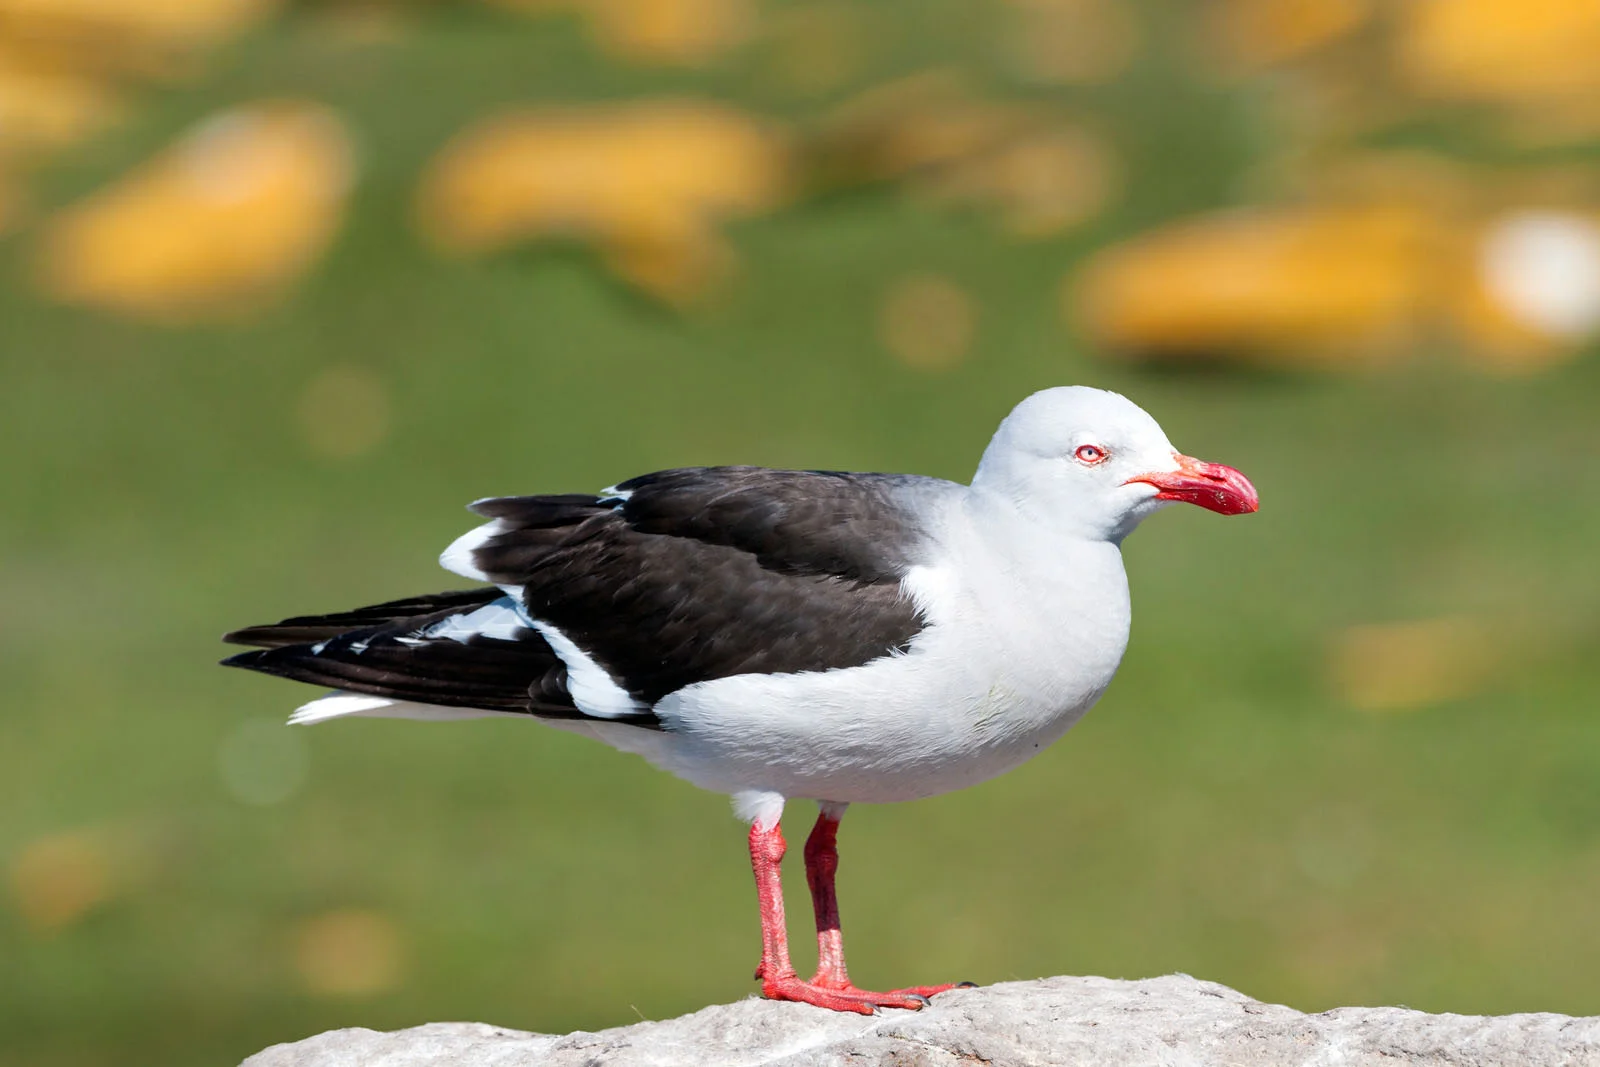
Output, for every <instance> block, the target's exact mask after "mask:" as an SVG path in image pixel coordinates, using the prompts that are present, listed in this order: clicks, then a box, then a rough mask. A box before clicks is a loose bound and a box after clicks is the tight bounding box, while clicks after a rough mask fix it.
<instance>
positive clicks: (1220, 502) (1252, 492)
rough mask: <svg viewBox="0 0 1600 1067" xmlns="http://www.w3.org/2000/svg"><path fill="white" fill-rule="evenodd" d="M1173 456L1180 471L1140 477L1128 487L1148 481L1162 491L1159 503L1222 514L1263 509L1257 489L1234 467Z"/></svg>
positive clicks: (1157, 496)
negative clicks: (1175, 502)
mask: <svg viewBox="0 0 1600 1067" xmlns="http://www.w3.org/2000/svg"><path fill="white" fill-rule="evenodd" d="M1173 455H1174V457H1175V458H1176V459H1177V461H1178V469H1177V470H1175V471H1161V472H1159V473H1156V474H1136V475H1134V476H1133V477H1132V478H1129V479H1128V481H1127V482H1125V483H1124V484H1132V483H1134V482H1145V483H1146V484H1149V485H1153V486H1155V487H1156V488H1157V489H1159V490H1161V492H1159V493H1157V494H1156V499H1157V500H1182V501H1185V502H1187V503H1190V504H1199V505H1200V506H1201V507H1203V508H1205V509H1206V510H1207V511H1215V512H1216V513H1217V514H1219V515H1247V514H1249V513H1250V512H1252V511H1254V510H1256V508H1258V507H1260V506H1261V498H1260V497H1258V496H1257V495H1256V487H1255V486H1253V485H1251V484H1250V479H1249V478H1246V477H1245V476H1244V475H1242V474H1240V473H1239V472H1238V471H1236V470H1234V469H1233V468H1232V467H1224V466H1223V465H1222V464H1220V463H1207V462H1205V461H1204V460H1199V459H1195V458H1194V457H1193V456H1184V455H1179V454H1178V453H1173Z"/></svg>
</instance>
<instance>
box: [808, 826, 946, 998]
mask: <svg viewBox="0 0 1600 1067" xmlns="http://www.w3.org/2000/svg"><path fill="white" fill-rule="evenodd" d="M838 839H839V819H838V817H837V815H830V814H829V811H828V809H827V808H826V807H824V808H823V809H822V811H821V813H820V814H818V815H817V825H816V826H814V827H812V828H811V836H810V837H808V838H806V884H807V885H809V886H810V887H811V906H812V910H813V911H815V913H816V916H817V974H816V977H814V978H812V979H811V984H812V985H814V986H819V987H821V988H823V989H835V990H838V991H839V992H842V993H857V994H860V993H864V992H865V991H864V990H859V989H857V988H856V987H855V986H854V985H852V984H851V982H850V973H849V971H847V970H846V969H845V964H844V933H843V931H841V929H840V927H839V895H838V893H837V892H836V891H835V889H834V876H835V875H836V874H837V873H838V871H839V845H838ZM970 984H971V983H970V982H960V983H956V982H952V983H948V984H946V985H922V986H911V987H909V988H906V989H896V990H894V991H893V992H892V993H891V994H890V995H891V996H896V995H898V996H907V997H931V996H933V995H934V994H935V993H943V992H944V991H945V990H947V989H954V988H956V986H957V985H970ZM866 995H867V996H881V995H882V994H877V993H867V994H866Z"/></svg>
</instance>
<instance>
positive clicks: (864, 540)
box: [226, 467, 923, 726]
mask: <svg viewBox="0 0 1600 1067" xmlns="http://www.w3.org/2000/svg"><path fill="white" fill-rule="evenodd" d="M898 481H899V479H897V478H896V477H895V476H891V475H871V474H842V473H835V472H812V471H781V470H765V469H762V468H757V467H706V468H687V469H680V470H668V471H660V472H657V473H655V474H647V475H644V476H642V477H639V478H635V479H633V480H632V481H628V482H624V483H622V484H621V485H619V486H618V487H617V495H616V496H608V497H604V498H602V497H598V496H592V495H577V494H568V495H560V496H528V497H502V498H497V499H491V500H484V501H480V502H478V503H477V504H475V505H473V510H475V511H477V512H478V513H479V514H481V515H483V516H485V517H486V518H491V519H498V520H500V527H501V528H500V530H499V531H498V532H497V533H496V534H495V535H494V536H492V537H490V538H488V539H487V540H486V541H485V542H484V543H483V544H482V545H481V546H480V547H479V548H478V549H477V551H476V552H475V553H474V557H473V558H474V563H475V565H476V566H477V567H478V568H479V569H480V570H481V571H482V572H483V573H484V574H485V575H487V576H488V578H489V579H490V580H491V581H493V582H494V583H496V585H498V586H502V587H505V588H506V589H507V590H510V591H512V592H517V590H518V589H520V597H521V600H522V605H523V607H524V610H525V611H526V613H527V615H528V616H529V617H530V618H532V619H536V620H538V621H540V622H542V623H547V624H549V625H552V626H554V627H556V628H557V629H559V630H560V631H562V633H564V634H565V635H566V636H567V637H568V638H569V639H570V640H571V641H572V642H573V643H574V644H576V645H577V646H578V647H579V648H580V649H582V650H584V651H585V652H586V653H587V654H588V655H590V656H591V657H592V658H593V659H594V660H595V661H596V662H598V663H599V664H600V665H601V666H602V667H603V668H604V669H605V670H606V671H607V672H608V673H609V674H611V676H612V677H613V678H614V679H616V681H617V683H618V684H619V685H621V686H622V687H623V688H624V689H626V690H627V691H628V692H629V693H630V694H631V695H632V696H634V697H635V698H636V699H637V700H639V701H640V702H641V703H642V704H644V705H645V706H646V707H649V706H651V705H653V704H654V703H655V702H656V701H658V700H660V699H661V698H662V697H664V696H666V695H667V694H668V693H671V692H673V691H674V690H677V689H680V688H682V687H684V686H687V685H692V684H694V683H696V682H703V681H710V680H712V679H716V678H725V677H729V676H731V675H735V674H745V673H751V672H761V673H790V672H795V671H821V670H829V669H836V668H844V667H855V666H860V665H861V664H864V663H867V662H869V661H871V660H873V659H877V658H878V657H880V656H885V655H890V654H892V653H895V652H900V651H905V650H906V649H907V648H908V647H909V645H910V643H911V640H912V638H914V637H915V636H916V635H917V633H918V632H920V630H921V629H922V626H923V621H922V619H921V617H920V616H919V614H918V612H917V610H916V608H915V606H914V605H913V604H911V603H910V602H909V601H908V600H907V599H906V598H905V597H904V596H902V594H901V591H900V584H899V580H900V578H901V577H902V576H903V575H904V574H905V572H906V571H907V569H909V567H910V566H911V565H912V564H913V563H914V561H915V557H916V555H917V552H918V550H919V548H920V546H921V542H922V538H923V535H922V532H921V530H920V529H919V527H918V525H917V523H916V522H915V520H914V518H913V517H912V516H911V515H909V514H908V513H907V512H906V511H905V509H904V508H903V507H902V506H901V505H900V504H899V503H898V502H897V499H896V496H895V492H894V490H895V486H896V484H897V483H898ZM624 497H626V499H623V498H624ZM513 587H517V588H515V589H514V588H513ZM505 595H506V594H505V593H504V592H502V591H501V589H498V588H486V589H479V590H467V591H463V592H455V593H440V594H435V595H433V596H424V597H414V598H410V599H407V600H397V601H391V602H389V603H387V604H378V605H374V606H372V607H367V608H360V609H357V610H355V611H350V612H343V613H340V614H334V615H322V616H307V617H300V618H293V619H287V620H285V621H284V622H281V623H278V624H276V625H272V626H255V627H249V628H246V629H243V630H238V631H235V632H234V633H232V634H229V635H228V637H227V640H230V641H235V642H237V643H241V644H255V645H262V646H265V650H264V651H257V652H247V653H244V654H243V655H240V656H235V657H233V658H232V659H230V660H227V661H226V662H227V664H228V665H230V666H237V667H247V668H249V669H251V670H257V671H263V672H265V673H268V674H276V675H280V676H283V677H287V678H294V679H297V680H300V681H306V682H314V683H316V684H319V685H326V686H329V687H331V688H335V689H344V690H349V691H352V692H359V693H372V694H376V695H381V696H389V697H393V698H395V699H399V700H408V701H416V702H420V703H429V704H442V705H446V706H452V707H476V708H486V709H489V710H502V711H522V712H527V713H529V714H533V715H540V716H546V717H565V718H583V717H586V716H584V713H583V712H582V711H581V710H580V709H578V708H577V707H576V706H575V705H574V704H573V702H572V699H571V696H570V694H569V692H568V690H567V675H566V668H565V667H564V665H563V664H562V663H561V660H560V659H559V657H557V656H556V654H555V653H554V651H553V650H552V649H551V648H550V646H549V645H548V644H547V643H546V642H545V640H544V638H543V637H541V636H540V635H539V634H538V632H537V631H535V630H532V629H525V630H522V631H518V634H517V638H518V639H516V640H503V639H497V638H489V637H484V636H481V635H480V636H477V637H474V638H472V639H470V640H468V641H466V642H461V641H457V640H454V639H450V638H431V639H425V640H421V641H419V640H418V636H417V635H418V634H420V633H421V632H422V631H424V630H426V629H427V628H428V627H429V626H431V625H433V624H435V623H438V622H441V621H443V620H445V619H448V618H449V617H450V616H452V615H454V614H463V613H470V612H471V611H473V610H475V609H477V608H480V607H483V606H485V605H488V604H491V603H493V602H494V601H496V600H497V599H499V598H501V597H503V596H505ZM401 638H408V639H409V640H401ZM319 644H320V647H319ZM607 721H627V722H632V723H634V724H636V725H645V726H659V720H658V719H657V718H656V717H655V716H654V715H653V714H652V713H650V712H647V711H646V712H641V713H640V714H639V715H638V716H633V717H629V718H627V719H623V720H616V719H609V720H607Z"/></svg>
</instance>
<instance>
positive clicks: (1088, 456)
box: [1072, 445, 1106, 467]
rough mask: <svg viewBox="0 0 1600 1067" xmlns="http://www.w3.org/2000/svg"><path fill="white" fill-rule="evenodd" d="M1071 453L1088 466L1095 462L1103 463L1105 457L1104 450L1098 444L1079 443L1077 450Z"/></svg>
mask: <svg viewBox="0 0 1600 1067" xmlns="http://www.w3.org/2000/svg"><path fill="white" fill-rule="evenodd" d="M1072 454H1073V456H1074V457H1075V458H1076V459H1077V461H1078V462H1079V463H1082V464H1084V465H1086V466H1090V467H1092V466H1094V465H1095V464H1096V463H1104V462H1105V459H1106V450H1105V449H1103V448H1101V447H1100V446H1099V445H1079V446H1078V450H1077V451H1076V452H1074V453H1072Z"/></svg>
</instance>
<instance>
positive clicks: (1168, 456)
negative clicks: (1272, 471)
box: [972, 386, 1257, 541]
mask: <svg viewBox="0 0 1600 1067" xmlns="http://www.w3.org/2000/svg"><path fill="white" fill-rule="evenodd" d="M972 488H973V489H974V490H975V491H978V492H981V493H984V494H991V495H995V496H999V497H1002V498H1003V499H1005V500H1007V501H1009V502H1010V503H1011V505H1012V506H1013V507H1015V508H1016V509H1017V510H1018V511H1020V512H1022V513H1024V514H1026V515H1028V516H1029V517H1031V518H1033V519H1035V520H1037V521H1040V522H1043V523H1045V524H1047V525H1049V526H1051V527H1053V528H1055V529H1057V530H1059V531H1060V532H1061V533H1062V534H1063V535H1066V536H1076V537H1081V538H1085V539H1089V540H1102V541H1121V540H1122V539H1123V538H1124V537H1126V536H1127V535H1128V534H1129V533H1131V532H1132V531H1133V528H1134V527H1135V526H1137V525H1138V524H1139V521H1140V520H1141V519H1143V518H1144V517H1145V516H1147V515H1150V514H1153V513H1154V512H1156V511H1158V510H1160V509H1161V508H1163V507H1165V506H1166V505H1167V504H1169V503H1172V502H1175V501H1180V500H1182V501H1187V502H1188V503H1191V504H1198V505H1200V506H1201V507H1203V508H1207V509H1209V510H1211V511H1216V512H1220V513H1221V514H1224V515H1239V514H1243V513H1245V512H1250V511H1254V510H1256V506H1257V498H1256V491H1255V487H1254V486H1252V485H1251V484H1250V481H1249V479H1247V478H1246V477H1245V476H1244V475H1242V474H1240V473H1239V472H1238V471H1236V470H1234V469H1233V468H1232V467H1224V466H1222V465H1221V464H1219V463H1205V462H1202V461H1201V460H1197V459H1193V458H1191V457H1189V456H1185V455H1183V454H1181V453H1180V452H1178V451H1177V450H1176V449H1175V448H1173V447H1172V442H1170V441H1168V440H1167V435H1166V434H1165V433H1163V432H1162V429H1161V427H1160V426H1159V425H1157V423H1156V420H1155V419H1152V418H1151V417H1150V416H1149V415H1148V414H1147V413H1146V412H1145V411H1144V409H1143V408H1141V407H1139V406H1138V405H1137V404H1135V403H1133V401H1131V400H1129V399H1128V398H1127V397H1124V396H1120V395H1118V394H1117V393H1108V392H1105V391H1104V390H1101V389H1089V388H1086V387H1084V386H1063V387H1061V388H1057V389H1046V390H1044V391H1043V392H1039V393H1034V394H1033V395H1032V396H1030V397H1028V398H1027V399H1026V400H1024V401H1023V402H1022V403H1020V404H1018V405H1017V406H1016V408H1014V409H1013V410H1012V412H1011V414H1010V415H1007V416H1006V419H1005V421H1004V422H1002V423H1001V424H1000V429H998V430H996V431H995V435H994V439H993V440H992V441H990V442H989V447H988V448H987V449H985V450H984V453H983V459H982V461H980V462H979V464H978V473H977V474H976V475H974V477H973V479H972Z"/></svg>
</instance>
